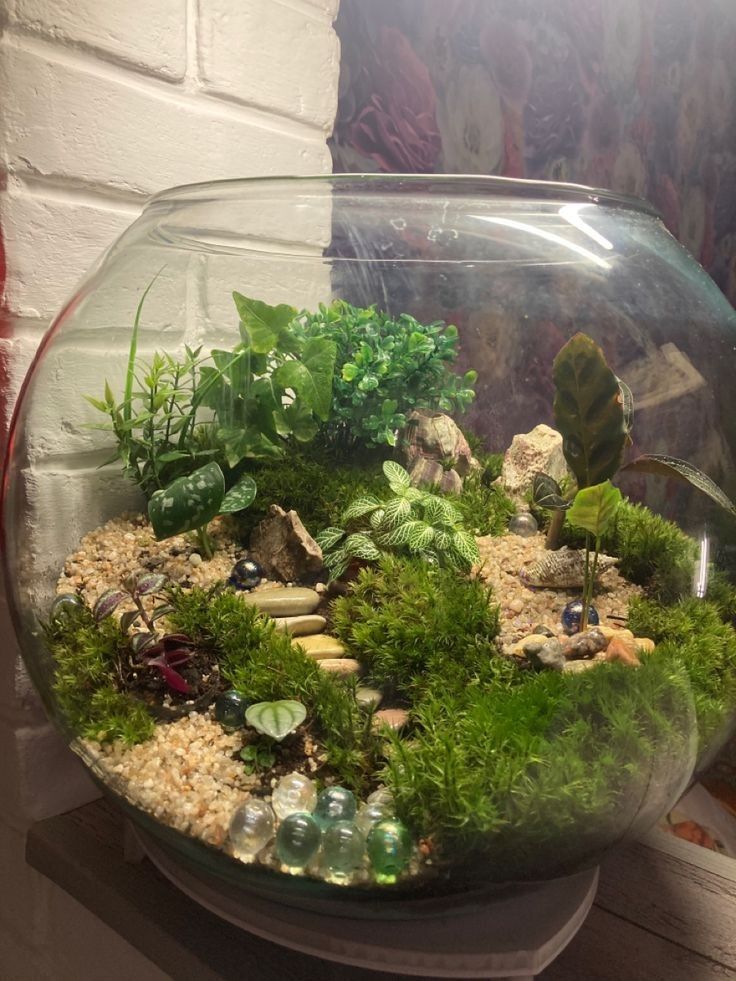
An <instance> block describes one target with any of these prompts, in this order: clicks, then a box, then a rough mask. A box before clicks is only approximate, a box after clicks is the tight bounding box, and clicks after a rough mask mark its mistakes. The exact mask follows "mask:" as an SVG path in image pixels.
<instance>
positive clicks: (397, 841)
mask: <svg viewBox="0 0 736 981" xmlns="http://www.w3.org/2000/svg"><path fill="white" fill-rule="evenodd" d="M367 846H368V858H369V859H370V860H371V865H372V866H373V874H374V875H375V877H376V882H380V883H391V882H396V880H397V879H398V877H399V876H400V875H401V873H402V872H403V871H404V869H405V868H406V866H407V865H408V864H409V859H410V858H411V837H410V836H409V832H408V830H407V829H406V828H405V827H404V825H403V824H402V823H401V821H392V820H389V821H379V822H378V824H376V825H374V826H373V828H371V830H370V832H369V834H368V841H367Z"/></svg>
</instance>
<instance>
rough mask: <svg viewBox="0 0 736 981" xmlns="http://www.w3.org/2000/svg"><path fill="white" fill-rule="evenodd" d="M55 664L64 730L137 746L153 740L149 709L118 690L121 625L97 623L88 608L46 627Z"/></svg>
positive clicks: (70, 612) (122, 646)
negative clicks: (118, 740)
mask: <svg viewBox="0 0 736 981" xmlns="http://www.w3.org/2000/svg"><path fill="white" fill-rule="evenodd" d="M46 638H47V642H48V646H49V650H50V652H51V654H52V655H53V658H54V662H55V671H54V680H53V691H54V695H55V697H56V702H57V705H58V708H59V712H60V715H61V721H62V723H63V725H64V727H65V728H66V729H67V730H68V731H69V732H70V733H71V734H72V735H74V736H82V737H83V738H85V739H96V740H98V741H99V742H105V741H108V740H113V739H123V740H124V741H125V742H126V743H129V744H133V743H139V742H142V741H143V740H145V739H148V738H150V736H151V735H152V734H153V729H154V722H153V719H152V718H151V716H150V714H149V713H148V711H147V710H146V708H145V706H144V705H142V704H141V703H140V702H139V701H137V700H136V699H135V698H133V697H132V696H130V695H127V694H125V693H123V692H120V691H118V690H117V686H116V678H117V676H118V665H119V663H120V659H121V657H122V656H123V651H124V649H125V646H126V645H125V637H124V635H123V633H122V631H121V630H120V627H119V626H118V624H117V622H115V621H113V620H111V619H107V620H103V621H102V623H99V624H98V623H96V621H95V620H94V618H93V616H92V613H91V612H90V611H89V610H88V609H87V608H86V607H80V608H79V609H73V610H68V611H66V612H65V614H64V615H63V616H62V617H59V618H58V619H57V620H55V621H53V622H51V623H49V624H48V625H47V626H46Z"/></svg>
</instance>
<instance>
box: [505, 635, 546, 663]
mask: <svg viewBox="0 0 736 981" xmlns="http://www.w3.org/2000/svg"><path fill="white" fill-rule="evenodd" d="M549 639H550V638H549V636H548V635H547V634H538V633H533V634H530V635H529V636H528V637H522V638H521V640H519V641H517V642H516V643H515V644H514V645H513V647H512V648H511V653H512V654H513V655H515V656H516V657H529V655H530V654H531V656H534V655H535V654H538V653H539V651H541V649H542V648H543V647H544V645H545V644H546V643H547V641H548V640H549ZM527 648H528V650H527Z"/></svg>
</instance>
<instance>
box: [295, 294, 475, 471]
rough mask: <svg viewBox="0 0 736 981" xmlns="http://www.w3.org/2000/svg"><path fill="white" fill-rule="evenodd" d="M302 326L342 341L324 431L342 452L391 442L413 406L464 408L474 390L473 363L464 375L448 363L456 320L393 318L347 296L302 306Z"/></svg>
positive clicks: (305, 333) (305, 334) (307, 335)
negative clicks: (313, 308)
mask: <svg viewBox="0 0 736 981" xmlns="http://www.w3.org/2000/svg"><path fill="white" fill-rule="evenodd" d="M296 329H297V334H298V335H299V336H301V337H302V338H304V339H305V340H311V339H315V338H329V339H330V340H331V341H333V342H334V343H335V344H336V346H337V357H336V360H335V380H334V385H333V392H332V412H331V414H330V418H329V420H328V421H327V422H326V423H325V424H324V425H323V426H322V431H321V435H322V437H323V438H324V439H325V440H326V441H327V442H328V443H329V444H330V445H331V446H333V447H334V448H335V449H336V450H338V451H340V452H341V453H343V454H349V453H351V452H352V451H353V450H354V449H355V448H356V447H357V446H360V445H363V446H386V445H388V446H394V445H395V443H396V433H397V430H399V429H401V428H402V427H403V426H404V425H405V424H406V418H407V416H408V414H409V413H410V412H411V411H412V409H415V408H422V407H424V408H436V409H441V410H442V411H444V412H453V411H463V410H464V409H466V408H467V406H468V405H469V404H470V402H471V401H472V399H473V398H474V395H475V393H474V391H473V387H472V386H473V384H474V383H475V380H476V378H477V374H476V372H474V371H468V372H466V373H465V375H463V376H462V377H461V376H459V375H457V374H455V373H454V372H453V371H452V369H451V366H452V364H453V363H454V362H455V360H456V358H457V354H458V332H457V328H456V327H454V326H452V325H448V324H445V323H444V322H443V321H436V322H434V323H431V324H421V323H419V322H418V321H417V320H415V319H414V317H411V316H409V314H407V313H402V314H401V315H400V316H398V317H397V318H396V319H393V318H392V317H390V316H389V315H388V314H386V313H383V312H381V311H380V310H378V309H376V307H375V306H373V307H366V308H360V307H355V306H352V305H351V304H350V303H347V302H345V301H344V300H336V301H335V302H334V303H332V304H330V305H329V306H324V305H320V308H319V310H318V312H317V313H313V314H311V313H303V314H301V315H300V317H299V320H298V322H297V328H296Z"/></svg>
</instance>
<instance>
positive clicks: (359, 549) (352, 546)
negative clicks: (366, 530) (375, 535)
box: [343, 533, 381, 562]
mask: <svg viewBox="0 0 736 981" xmlns="http://www.w3.org/2000/svg"><path fill="white" fill-rule="evenodd" d="M343 549H344V550H345V552H346V554H347V555H353V556H355V558H356V559H365V561H367V562H375V561H376V560H377V559H380V558H381V553H380V551H379V550H378V549H377V548H376V546H375V545H374V543H373V542H372V541H371V539H370V538H369V537H368V535H361V534H359V533H358V534H355V535H348V537H347V538H346V539H345V544H344V545H343Z"/></svg>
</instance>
